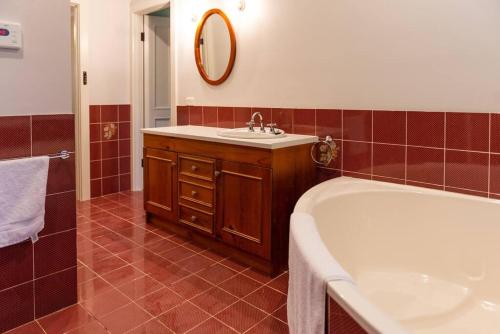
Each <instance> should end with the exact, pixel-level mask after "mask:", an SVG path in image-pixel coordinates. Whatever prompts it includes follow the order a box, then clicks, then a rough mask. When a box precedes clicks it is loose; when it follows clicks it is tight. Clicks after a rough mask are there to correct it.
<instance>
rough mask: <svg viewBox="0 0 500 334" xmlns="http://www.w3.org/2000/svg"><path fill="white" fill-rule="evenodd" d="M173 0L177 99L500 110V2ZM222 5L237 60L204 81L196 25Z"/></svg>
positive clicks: (243, 103)
mask: <svg viewBox="0 0 500 334" xmlns="http://www.w3.org/2000/svg"><path fill="white" fill-rule="evenodd" d="M237 2H238V1H227V0H206V1H199V0H176V6H177V10H176V13H175V15H176V29H177V30H176V34H177V35H176V39H177V62H178V77H177V80H178V103H179V104H181V105H182V104H185V98H186V97H189V96H193V97H195V98H196V103H197V104H205V105H234V106H281V107H287V106H288V107H317V108H323V107H339V108H366V109H372V108H373V109H378V108H380V109H409V110H412V109H419V110H436V111H442V110H447V111H472V112H474V111H478V112H479V111H483V112H484V111H492V112H495V111H496V112H498V111H499V110H500V2H499V1H498V0H475V1H470V0H408V1H401V0H371V1H352V0H315V1H303V0H272V1H269V0H247V1H246V10H245V11H243V12H239V11H238V10H237V9H236V4H237ZM213 7H219V8H222V9H223V10H225V11H226V13H227V14H228V16H229V18H230V19H231V20H232V21H233V24H234V28H235V30H236V38H237V47H238V50H237V60H236V65H235V68H234V71H233V73H232V75H231V77H230V78H229V79H228V81H227V82H226V83H225V84H223V85H222V86H219V87H212V86H209V85H207V84H206V83H205V82H204V81H203V80H202V79H201V77H200V76H199V75H198V73H197V70H196V66H195V62H194V55H193V39H194V34H195V30H196V25H197V23H195V22H192V21H191V17H192V15H193V13H195V14H196V15H197V17H198V19H199V18H201V16H202V14H203V12H204V11H205V10H207V9H210V8H213Z"/></svg>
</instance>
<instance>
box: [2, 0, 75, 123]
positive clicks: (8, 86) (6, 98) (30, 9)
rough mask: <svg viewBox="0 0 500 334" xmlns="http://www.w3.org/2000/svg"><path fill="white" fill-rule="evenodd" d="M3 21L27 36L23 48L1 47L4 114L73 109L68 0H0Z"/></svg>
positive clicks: (48, 112) (41, 112)
mask: <svg viewBox="0 0 500 334" xmlns="http://www.w3.org/2000/svg"><path fill="white" fill-rule="evenodd" d="M0 20H5V21H10V22H19V23H21V24H22V28H23V38H24V43H23V44H24V49H23V50H22V52H19V51H17V52H14V51H6V50H0V115H2V116H5V115H28V114H65V113H71V112H72V110H71V109H72V108H71V57H70V51H71V47H70V46H71V39H70V38H71V37H70V7H69V0H51V1H50V5H47V1H46V0H0Z"/></svg>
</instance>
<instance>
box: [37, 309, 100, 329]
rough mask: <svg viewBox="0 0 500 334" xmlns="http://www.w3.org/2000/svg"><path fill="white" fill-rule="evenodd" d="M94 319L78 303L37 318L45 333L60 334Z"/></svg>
mask: <svg viewBox="0 0 500 334" xmlns="http://www.w3.org/2000/svg"><path fill="white" fill-rule="evenodd" d="M92 320H94V318H93V317H92V315H91V314H90V313H89V312H87V310H85V309H84V308H83V307H81V306H80V305H74V306H71V307H68V308H66V309H63V310H61V311H58V312H56V313H53V314H50V315H48V316H46V317H44V318H41V319H39V320H38V322H39V323H40V325H41V326H42V328H43V329H44V330H45V332H46V333H47V334H52V333H54V334H60V333H65V332H67V331H70V330H72V329H75V328H78V327H81V326H83V325H85V324H87V323H89V322H90V321H92Z"/></svg>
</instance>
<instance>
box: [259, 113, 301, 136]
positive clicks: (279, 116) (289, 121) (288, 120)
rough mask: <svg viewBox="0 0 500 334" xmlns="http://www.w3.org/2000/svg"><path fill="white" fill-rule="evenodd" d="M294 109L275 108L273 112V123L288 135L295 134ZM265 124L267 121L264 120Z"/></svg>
mask: <svg viewBox="0 0 500 334" xmlns="http://www.w3.org/2000/svg"><path fill="white" fill-rule="evenodd" d="M293 113H294V110H293V109H286V108H273V109H272V110H271V115H272V116H271V118H272V121H273V123H276V124H277V126H278V128H280V129H282V130H283V131H285V132H286V133H292V132H293ZM264 122H265V119H264Z"/></svg>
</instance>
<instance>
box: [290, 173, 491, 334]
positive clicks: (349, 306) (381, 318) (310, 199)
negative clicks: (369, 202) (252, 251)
mask: <svg viewBox="0 0 500 334" xmlns="http://www.w3.org/2000/svg"><path fill="white" fill-rule="evenodd" d="M335 185H338V186H342V185H344V186H345V187H344V188H343V189H342V188H341V189H339V188H338V187H335ZM332 187H334V188H332ZM335 188H336V189H335ZM379 191H380V192H383V191H395V192H398V191H400V192H406V193H408V192H411V193H418V194H429V195H433V196H439V197H448V198H461V199H467V200H471V201H479V202H483V203H485V202H486V203H496V204H498V203H499V202H500V200H497V199H491V198H486V197H484V198H483V197H478V196H473V195H467V194H461V193H454V192H447V191H443V190H437V189H428V188H421V187H416V186H410V185H402V184H393V183H387V182H381V181H375V180H365V179H356V178H352V177H345V176H344V177H339V178H336V179H332V180H328V181H325V182H323V183H320V184H318V185H317V186H315V187H313V188H311V189H310V190H308V191H307V192H306V193H304V194H303V195H302V196H301V197H300V199H299V200H298V201H297V203H296V205H295V208H294V213H299V212H300V213H305V214H308V215H311V216H312V217H313V219H314V216H313V215H312V209H313V208H314V207H315V203H318V202H321V201H323V200H326V199H329V198H332V197H338V196H342V195H348V194H353V193H360V192H379ZM306 237H307V236H304V235H301V236H298V238H297V239H298V240H300V239H302V240H304V239H305V238H306ZM330 256H331V260H333V261H335V262H337V260H336V259H335V257H334V255H333V254H331V253H330ZM327 295H328V296H330V297H331V298H332V299H333V300H334V301H335V302H336V303H337V304H339V306H341V307H342V308H343V309H344V311H346V313H347V314H348V315H349V316H351V317H352V318H353V319H354V320H355V321H356V322H357V323H358V324H359V325H360V326H361V327H362V328H363V329H364V330H365V331H367V332H368V333H370V334H379V333H384V334H385V333H390V334H392V333H394V334H406V333H408V330H406V329H403V328H402V326H401V325H400V324H399V323H398V322H397V321H396V320H395V319H393V318H391V317H390V316H389V315H388V314H386V313H385V312H383V311H381V310H380V309H379V308H378V307H377V306H376V305H375V304H373V303H371V302H370V301H369V300H368V299H367V298H366V297H365V296H364V295H363V294H362V293H361V291H359V289H358V288H357V287H356V285H355V283H354V284H353V283H351V282H346V281H331V282H328V283H327Z"/></svg>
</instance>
